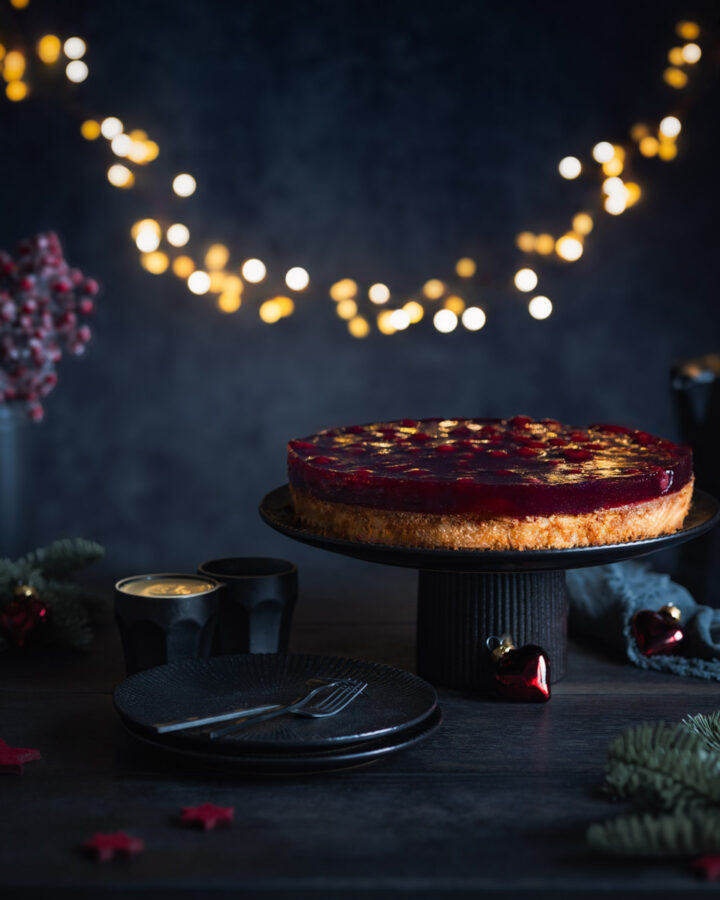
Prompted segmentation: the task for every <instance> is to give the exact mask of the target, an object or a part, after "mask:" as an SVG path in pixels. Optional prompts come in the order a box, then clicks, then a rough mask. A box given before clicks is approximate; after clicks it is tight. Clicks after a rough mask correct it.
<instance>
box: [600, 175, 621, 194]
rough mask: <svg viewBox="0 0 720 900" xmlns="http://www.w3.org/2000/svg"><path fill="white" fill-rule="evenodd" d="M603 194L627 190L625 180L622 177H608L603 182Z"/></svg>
mask: <svg viewBox="0 0 720 900" xmlns="http://www.w3.org/2000/svg"><path fill="white" fill-rule="evenodd" d="M602 189H603V194H607V195H608V196H610V195H611V194H619V193H622V192H623V191H624V190H625V182H624V181H623V180H622V178H606V179H605V181H603V183H602Z"/></svg>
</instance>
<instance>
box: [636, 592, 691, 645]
mask: <svg viewBox="0 0 720 900" xmlns="http://www.w3.org/2000/svg"><path fill="white" fill-rule="evenodd" d="M680 618H681V613H680V610H679V609H678V608H677V606H672V605H668V606H663V607H661V608H660V609H659V610H658V611H657V612H654V611H653V610H651V609H641V610H640V612H636V613H635V615H634V616H633V617H632V619H631V620H630V630H631V631H632V633H633V637H634V638H635V642H636V644H637V647H638V650H639V651H640V652H641V653H642V654H643V656H653V655H654V654H656V653H673V652H674V651H675V650H676V649H677V646H678V644H679V643H680V642H681V641H682V639H683V637H684V634H683V630H682V628H681V627H680V624H679V622H680Z"/></svg>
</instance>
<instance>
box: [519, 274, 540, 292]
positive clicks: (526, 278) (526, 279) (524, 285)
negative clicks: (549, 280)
mask: <svg viewBox="0 0 720 900" xmlns="http://www.w3.org/2000/svg"><path fill="white" fill-rule="evenodd" d="M513 280H514V282H515V287H516V288H517V289H518V290H519V291H524V292H527V291H532V290H534V289H535V288H536V287H537V283H538V277H537V275H536V274H535V272H534V271H533V270H532V269H519V270H518V271H517V272H516V273H515V278H514V279H513Z"/></svg>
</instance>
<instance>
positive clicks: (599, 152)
mask: <svg viewBox="0 0 720 900" xmlns="http://www.w3.org/2000/svg"><path fill="white" fill-rule="evenodd" d="M592 155H593V159H594V160H595V162H597V163H601V164H602V163H606V162H610V160H611V159H612V158H613V156H615V148H614V147H613V145H612V144H611V143H610V142H609V141H600V143H599V144H595V146H594V147H593V150H592Z"/></svg>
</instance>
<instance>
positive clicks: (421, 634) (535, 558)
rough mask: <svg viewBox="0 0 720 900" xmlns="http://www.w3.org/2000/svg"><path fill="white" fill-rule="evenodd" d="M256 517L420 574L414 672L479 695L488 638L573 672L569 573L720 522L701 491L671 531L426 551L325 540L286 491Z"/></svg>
mask: <svg viewBox="0 0 720 900" xmlns="http://www.w3.org/2000/svg"><path fill="white" fill-rule="evenodd" d="M260 515H261V516H262V518H263V519H264V520H265V522H266V523H267V524H268V525H270V526H271V527H272V528H274V529H275V530H276V531H279V532H281V533H282V534H284V535H286V536H287V537H290V538H294V539H295V540H297V541H302V542H303V543H304V544H310V545H311V546H313V547H320V548H321V549H322V550H330V551H331V552H333V553H342V554H344V555H345V556H353V557H355V558H356V559H363V560H367V561H368V562H377V563H383V564H385V565H391V566H403V567H405V568H410V569H418V570H419V582H418V614H417V672H418V674H419V675H421V676H422V677H423V678H426V679H427V680H428V681H431V682H433V683H434V684H439V685H445V686H446V687H453V688H459V689H478V688H481V687H482V686H483V684H484V683H485V680H486V678H487V676H488V673H489V665H490V654H489V653H488V651H487V648H486V645H485V641H486V638H487V637H488V636H490V635H492V634H494V635H502V634H511V635H512V637H513V640H514V641H515V643H516V644H517V645H518V646H520V645H521V644H539V645H540V646H541V647H543V648H544V649H545V651H546V652H547V654H548V657H549V659H550V673H551V681H559V680H560V679H561V678H562V677H563V676H564V675H565V672H566V669H567V590H566V585H565V572H566V571H567V570H568V569H576V568H582V567H585V566H600V565H604V564H606V563H614V562H620V561H621V560H626V559H633V558H634V557H638V556H646V555H647V554H649V553H655V552H656V551H658V550H665V549H667V548H668V547H672V546H675V545H676V544H681V543H683V542H684V541H689V540H692V539H693V538H696V537H699V536H700V535H701V534H704V533H705V532H706V531H708V530H709V529H710V528H712V527H713V525H715V524H716V523H717V521H718V519H720V506H719V505H718V503H717V501H716V500H715V499H714V498H713V497H711V496H710V495H709V494H706V493H704V492H703V491H698V490H696V491H695V494H694V496H693V502H692V505H691V507H690V512H689V513H688V516H687V518H686V520H685V524H684V526H683V528H682V529H681V530H680V531H676V532H675V533H674V534H668V535H662V536H661V537H657V538H649V539H647V540H642V541H631V542H628V543H625V544H606V545H604V546H600V547H573V548H571V549H568V550H444V549H438V550H425V549H422V548H418V547H392V546H386V545H384V544H364V543H361V542H360V541H344V540H338V539H336V538H329V537H325V536H324V535H321V534H318V533H316V532H313V531H310V530H308V529H306V528H303V526H302V525H301V524H300V523H299V522H298V520H297V518H296V517H295V512H294V510H293V506H292V501H291V499H290V491H289V489H288V486H287V485H284V486H283V487H279V488H276V489H275V490H274V491H271V492H270V493H269V494H267V496H265V497H264V498H263V500H262V503H261V504H260Z"/></svg>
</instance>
